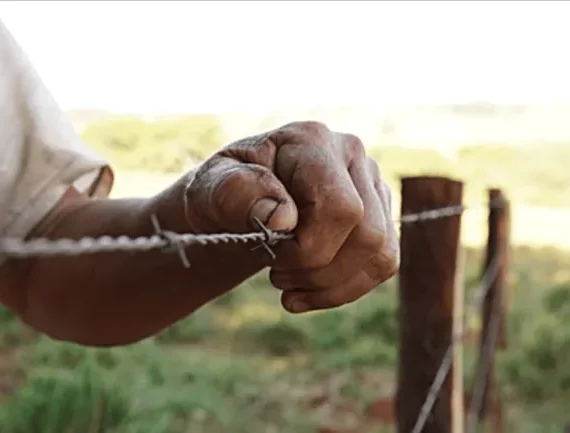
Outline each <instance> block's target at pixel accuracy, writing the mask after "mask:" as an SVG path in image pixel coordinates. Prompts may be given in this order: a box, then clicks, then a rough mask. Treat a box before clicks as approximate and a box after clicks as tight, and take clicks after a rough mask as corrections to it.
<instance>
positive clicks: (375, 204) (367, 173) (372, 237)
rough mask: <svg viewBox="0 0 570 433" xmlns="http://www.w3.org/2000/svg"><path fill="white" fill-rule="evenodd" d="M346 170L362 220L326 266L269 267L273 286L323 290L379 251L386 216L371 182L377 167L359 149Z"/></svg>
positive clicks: (342, 279) (375, 174)
mask: <svg viewBox="0 0 570 433" xmlns="http://www.w3.org/2000/svg"><path fill="white" fill-rule="evenodd" d="M348 172H349V174H350V177H351V181H352V183H353V184H354V186H355V188H356V190H357V191H358V194H359V196H360V198H361V200H362V203H363V205H364V216H363V219H362V221H361V222H360V224H358V226H356V227H355V228H354V229H353V230H352V232H351V233H350V235H349V237H348V239H347V240H346V242H345V243H344V245H343V246H342V248H341V250H340V251H339V252H338V253H337V255H336V256H335V258H334V259H333V261H332V262H331V263H330V264H329V265H327V266H325V267H323V268H319V269H310V270H292V271H289V270H281V271H280V270H278V269H272V271H271V273H270V279H271V282H272V283H273V285H275V287H277V288H279V289H282V290H295V289H298V288H303V289H307V290H323V289H326V288H329V287H331V286H333V285H338V284H342V283H344V282H345V281H347V280H348V279H350V278H352V277H353V276H354V274H355V273H357V272H360V270H361V269H362V268H363V266H365V264H366V263H367V262H368V261H369V260H370V259H371V257H373V256H374V255H376V254H378V252H379V251H381V250H382V247H383V245H384V243H385V240H386V236H387V235H386V225H387V218H386V209H385V207H386V204H384V203H383V202H382V200H381V197H380V196H379V195H378V193H377V191H376V189H375V182H376V181H379V178H378V176H379V173H378V169H377V168H376V169H374V167H373V166H370V165H369V164H368V161H367V160H366V157H365V156H364V154H363V152H359V155H358V159H357V157H353V158H352V161H351V162H350V166H349V169H348ZM388 265H389V264H388V263H387V264H386V266H388Z"/></svg>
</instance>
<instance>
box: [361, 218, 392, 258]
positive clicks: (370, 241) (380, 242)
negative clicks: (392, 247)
mask: <svg viewBox="0 0 570 433" xmlns="http://www.w3.org/2000/svg"><path fill="white" fill-rule="evenodd" d="M358 238H359V239H360V247H361V249H363V250H365V251H369V252H370V253H371V254H376V253H377V252H378V251H380V250H381V249H382V248H383V246H384V245H385V244H386V232H385V231H384V230H383V229H382V228H380V227H378V226H376V225H374V226H372V227H366V228H361V229H359V233H358Z"/></svg>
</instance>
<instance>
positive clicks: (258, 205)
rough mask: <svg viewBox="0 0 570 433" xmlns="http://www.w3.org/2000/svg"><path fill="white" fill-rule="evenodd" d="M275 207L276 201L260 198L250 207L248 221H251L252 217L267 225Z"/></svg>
mask: <svg viewBox="0 0 570 433" xmlns="http://www.w3.org/2000/svg"><path fill="white" fill-rule="evenodd" d="M277 206H279V203H278V202H277V201H275V200H273V199H271V198H262V199H260V200H258V201H257V202H255V204H254V205H253V206H252V207H251V210H250V211H249V219H250V220H253V218H254V217H257V218H259V220H260V221H261V222H262V223H263V224H268V222H269V219H270V218H271V215H273V213H274V212H275V209H276V208H277Z"/></svg>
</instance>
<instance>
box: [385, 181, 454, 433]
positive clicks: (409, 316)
mask: <svg viewBox="0 0 570 433" xmlns="http://www.w3.org/2000/svg"><path fill="white" fill-rule="evenodd" d="M462 196H463V184H462V183H461V182H459V181H457V180H453V179H448V178H443V177H434V176H421V177H408V178H404V179H402V204H401V211H402V215H405V214H410V213H419V212H422V211H427V210H432V209H439V208H444V207H447V206H457V205H461V204H462ZM460 221H461V215H454V216H444V217H442V218H437V219H430V220H425V221H417V222H414V223H409V224H407V223H402V227H401V237H400V248H401V263H400V277H399V327H400V350H399V358H400V359H399V365H398V389H397V392H396V402H395V406H396V407H395V409H396V420H397V431H398V433H410V431H411V430H412V429H413V428H414V425H415V423H416V421H417V418H418V415H419V414H420V410H421V408H422V406H423V404H424V402H425V400H426V398H427V395H428V392H429V389H430V387H431V384H432V382H433V380H434V378H435V376H436V373H437V371H438V369H439V368H440V365H441V363H442V360H443V358H444V356H445V354H446V352H447V350H448V349H449V346H450V344H451V340H452V330H453V328H454V320H453V319H454V310H455V308H454V305H455V302H463V299H456V297H455V296H454V292H455V289H456V287H458V286H459V285H458V284H456V272H457V259H458V250H459V237H460ZM452 369H453V367H452ZM453 388H454V384H453V380H452V378H451V377H450V376H449V375H448V377H447V379H446V381H445V382H444V385H443V388H442V389H441V391H440V393H439V396H438V398H437V400H436V401H435V404H434V407H433V409H432V411H431V415H430V417H429V418H428V420H427V422H426V424H425V426H424V428H423V430H422V433H451V428H452V425H453V424H454V422H453V419H452V417H453V411H452V399H451V396H452V394H453Z"/></svg>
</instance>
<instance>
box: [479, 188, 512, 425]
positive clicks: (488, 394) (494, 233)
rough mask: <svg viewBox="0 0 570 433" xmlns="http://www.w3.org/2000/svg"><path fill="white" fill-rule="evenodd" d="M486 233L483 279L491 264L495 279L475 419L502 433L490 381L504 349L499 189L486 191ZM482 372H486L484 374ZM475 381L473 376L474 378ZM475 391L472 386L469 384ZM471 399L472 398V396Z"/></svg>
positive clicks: (504, 210)
mask: <svg viewBox="0 0 570 433" xmlns="http://www.w3.org/2000/svg"><path fill="white" fill-rule="evenodd" d="M489 206H490V207H489V231H488V239H487V249H486V253H485V261H484V265H483V275H485V272H486V271H487V269H489V267H490V266H491V265H492V263H493V262H494V261H495V262H496V266H497V271H496V272H497V273H496V278H495V279H494V280H493V281H492V283H491V286H490V288H489V291H488V292H487V295H486V296H485V299H484V300H483V309H482V312H481V313H482V329H481V333H480V338H479V340H480V342H479V344H480V355H479V362H478V365H477V370H476V372H477V374H481V371H484V372H485V377H484V379H483V380H484V381H483V383H482V384H481V385H482V387H483V388H482V395H481V397H482V400H481V405H480V410H479V413H478V414H477V417H478V418H479V420H480V421H483V420H485V419H486V418H487V413H488V412H490V413H491V415H492V423H493V431H494V432H495V433H500V432H501V431H502V407H501V401H500V398H499V395H498V392H497V389H496V384H495V377H494V363H495V362H494V361H495V354H496V351H497V347H499V348H501V349H504V348H506V336H505V305H504V304H505V295H506V293H505V289H506V287H505V278H506V273H507V267H508V257H509V238H510V208H509V204H508V202H507V200H506V199H505V197H504V195H503V192H502V191H501V190H500V189H490V190H489ZM497 319H498V321H499V322H498V326H499V328H498V335H497V338H496V340H495V343H496V344H492V339H489V338H486V336H488V335H489V336H490V335H491V333H492V332H493V331H495V329H496V328H495V329H493V328H494V326H493V325H494V324H493V321H494V320H497ZM485 370H486V371H485ZM476 377H477V376H476ZM473 385H474V387H475V384H473ZM472 397H473V396H472Z"/></svg>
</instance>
